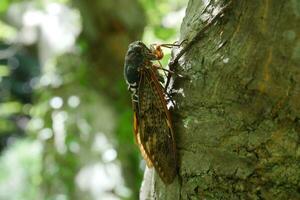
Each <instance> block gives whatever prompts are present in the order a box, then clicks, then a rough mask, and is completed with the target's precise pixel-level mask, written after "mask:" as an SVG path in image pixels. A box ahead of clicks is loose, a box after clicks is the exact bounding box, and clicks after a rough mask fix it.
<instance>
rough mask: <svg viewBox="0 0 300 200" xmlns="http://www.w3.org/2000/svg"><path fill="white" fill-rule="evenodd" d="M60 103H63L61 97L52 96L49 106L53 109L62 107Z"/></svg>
mask: <svg viewBox="0 0 300 200" xmlns="http://www.w3.org/2000/svg"><path fill="white" fill-rule="evenodd" d="M62 105H63V100H62V98H61V97H53V98H52V99H51V100H50V106H51V107H52V108H54V109H59V108H61V107H62Z"/></svg>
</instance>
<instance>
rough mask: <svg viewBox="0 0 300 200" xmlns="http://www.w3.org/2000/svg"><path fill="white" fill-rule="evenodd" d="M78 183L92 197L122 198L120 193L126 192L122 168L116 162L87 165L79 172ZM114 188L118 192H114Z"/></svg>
mask: <svg viewBox="0 0 300 200" xmlns="http://www.w3.org/2000/svg"><path fill="white" fill-rule="evenodd" d="M76 183H77V185H78V187H79V189H80V190H81V191H85V192H89V193H90V194H91V195H92V197H93V198H92V199H99V197H101V199H120V195H122V193H123V194H124V190H123V189H122V188H123V187H125V186H124V181H123V179H122V175H121V169H120V167H119V166H118V165H117V164H114V163H107V164H103V163H95V164H91V165H88V166H85V167H84V168H82V169H81V170H80V171H79V173H78V174H77V176H76ZM113 190H115V191H116V193H117V194H112V193H111V191H113ZM122 190H123V191H122ZM120 191H121V192H122V193H119V192H120Z"/></svg>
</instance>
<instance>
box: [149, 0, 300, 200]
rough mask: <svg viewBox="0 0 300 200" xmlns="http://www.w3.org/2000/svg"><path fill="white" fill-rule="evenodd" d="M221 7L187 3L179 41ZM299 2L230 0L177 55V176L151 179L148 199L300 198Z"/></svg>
mask: <svg viewBox="0 0 300 200" xmlns="http://www.w3.org/2000/svg"><path fill="white" fill-rule="evenodd" d="M224 4H226V2H224V1H217V2H215V1H210V2H209V3H208V4H206V5H205V4H203V2H202V1H193V0H190V1H189V4H188V7H187V11H186V16H185V18H184V21H183V23H182V27H181V39H182V40H183V39H188V40H190V39H191V38H193V36H194V35H195V34H196V33H197V32H198V31H199V30H200V29H201V27H203V25H204V24H205V23H206V22H205V20H206V19H210V18H211V17H212V16H213V15H215V14H216V12H217V11H218V8H220V7H221V6H222V5H224ZM299 8H300V7H299V3H297V1H293V0H290V1H281V2H279V1H274V0H264V1H233V2H232V5H231V7H230V9H229V10H227V11H226V13H224V14H223V17H222V18H220V19H219V20H218V22H217V23H216V24H214V25H213V26H212V27H210V28H209V30H208V31H207V32H206V33H205V35H204V37H203V39H202V40H200V41H199V42H198V43H197V44H195V45H194V46H193V47H192V48H191V49H190V50H189V51H188V52H187V53H186V54H185V55H184V56H183V57H182V58H181V60H180V62H179V65H178V66H177V72H178V73H179V74H181V75H182V76H183V78H180V77H176V78H175V85H174V88H175V89H181V90H183V94H184V95H182V94H177V95H176V96H175V101H176V102H177V105H176V109H175V110H174V111H173V118H174V120H173V124H174V127H175V128H174V130H175V134H176V138H177V139H176V140H177V146H178V154H179V158H180V161H179V168H180V170H179V177H178V179H177V180H176V181H175V182H174V184H172V185H170V186H164V185H163V184H162V183H161V182H160V180H159V178H156V179H155V181H154V182H153V184H155V185H154V186H155V191H154V192H153V195H152V197H154V196H155V197H156V198H157V199H300V193H299V186H300V159H299V158H300V146H299V141H300V140H299V134H300V73H299V72H300V68H299V63H300V51H299V49H300V48H299V46H300V45H299V44H300V37H299V35H300V17H299V13H300V9H299ZM178 191H179V192H178ZM176 192H177V193H176ZM170 194H177V195H176V196H172V197H169V196H170ZM153 199H154V198H153Z"/></svg>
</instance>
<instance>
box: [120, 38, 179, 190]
mask: <svg viewBox="0 0 300 200" xmlns="http://www.w3.org/2000/svg"><path fill="white" fill-rule="evenodd" d="M162 56H163V54H162V51H161V49H160V46H157V48H155V49H150V48H148V47H147V46H146V45H145V44H144V43H142V42H140V41H137V42H133V43H131V44H130V45H129V48H128V51H127V54H126V57H125V66H124V67H125V71H124V73H125V79H126V82H127V83H128V85H129V89H130V91H131V92H132V103H133V111H134V135H135V139H136V142H137V144H138V146H139V149H140V151H141V154H142V156H143V157H144V159H145V160H146V163H147V166H148V167H152V166H154V168H155V170H156V172H157V173H158V174H159V176H160V178H161V179H162V180H163V182H164V183H166V184H169V183H171V182H172V181H173V180H174V178H175V177H176V174H177V158H176V146H175V138H174V133H173V128H172V122H171V116H170V113H169V110H168V108H167V100H166V95H165V93H164V88H163V86H162V85H161V83H160V81H159V73H158V71H157V70H158V69H157V66H155V65H154V63H153V61H155V60H160V59H161V58H162Z"/></svg>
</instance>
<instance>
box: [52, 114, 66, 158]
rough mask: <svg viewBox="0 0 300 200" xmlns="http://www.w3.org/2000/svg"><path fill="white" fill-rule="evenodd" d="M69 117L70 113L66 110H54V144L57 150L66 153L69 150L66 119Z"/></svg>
mask: <svg viewBox="0 0 300 200" xmlns="http://www.w3.org/2000/svg"><path fill="white" fill-rule="evenodd" d="M67 118H68V114H67V113H66V112H64V111H62V112H54V113H53V114H52V121H53V125H52V126H53V132H54V144H55V147H56V149H57V151H58V152H59V153H61V154H64V153H65V152H66V150H67V147H66V144H65V140H66V130H65V121H66V120H67Z"/></svg>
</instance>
